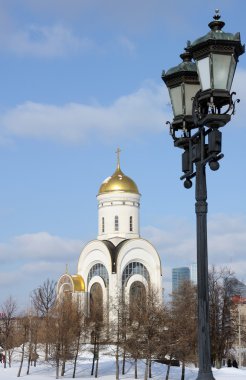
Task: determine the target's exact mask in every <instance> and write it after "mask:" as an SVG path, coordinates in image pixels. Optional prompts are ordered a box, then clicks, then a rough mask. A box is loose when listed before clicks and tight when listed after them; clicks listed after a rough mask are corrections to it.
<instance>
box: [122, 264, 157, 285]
mask: <svg viewBox="0 0 246 380" xmlns="http://www.w3.org/2000/svg"><path fill="white" fill-rule="evenodd" d="M134 274H139V275H141V276H143V277H144V278H145V280H146V281H147V282H148V283H149V281H150V277H149V272H148V270H147V268H146V267H145V266H144V265H143V264H142V263H140V262H139V261H133V262H131V263H129V264H128V265H127V266H126V267H125V269H124V271H123V273H122V286H126V285H127V282H128V280H129V279H130V277H132V276H133V275H134Z"/></svg>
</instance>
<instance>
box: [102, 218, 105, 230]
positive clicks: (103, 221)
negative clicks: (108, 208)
mask: <svg viewBox="0 0 246 380" xmlns="http://www.w3.org/2000/svg"><path fill="white" fill-rule="evenodd" d="M102 232H105V220H104V217H102Z"/></svg>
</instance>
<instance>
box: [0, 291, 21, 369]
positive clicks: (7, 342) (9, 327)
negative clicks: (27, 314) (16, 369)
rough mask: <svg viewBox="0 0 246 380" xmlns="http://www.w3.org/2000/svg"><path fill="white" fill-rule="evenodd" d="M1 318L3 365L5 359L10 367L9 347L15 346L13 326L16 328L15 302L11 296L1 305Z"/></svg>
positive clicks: (0, 340)
mask: <svg viewBox="0 0 246 380" xmlns="http://www.w3.org/2000/svg"><path fill="white" fill-rule="evenodd" d="M1 309H2V314H3V315H2V318H1V321H0V324H1V325H0V327H1V329H0V331H1V332H0V345H1V346H2V347H3V349H4V351H5V361H4V367H5V368H6V366H7V361H8V364H9V367H11V349H13V348H14V346H15V343H14V342H15V340H14V338H15V328H16V321H15V317H16V310H17V304H16V301H15V300H13V298H12V297H9V298H7V299H6V301H5V302H4V303H3V304H2V306H1Z"/></svg>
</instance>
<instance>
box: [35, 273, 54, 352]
mask: <svg viewBox="0 0 246 380" xmlns="http://www.w3.org/2000/svg"><path fill="white" fill-rule="evenodd" d="M55 286H56V284H55V282H54V281H51V280H49V279H47V280H46V281H45V282H44V283H43V284H42V285H41V286H40V287H38V288H37V289H35V290H34V291H33V293H32V295H31V298H32V303H33V306H34V309H35V310H36V313H37V314H38V315H39V316H40V317H41V318H43V319H44V321H45V325H44V340H45V360H47V359H48V348H49V327H50V326H49V322H50V313H51V310H52V308H53V306H54V305H55V301H56V289H55Z"/></svg>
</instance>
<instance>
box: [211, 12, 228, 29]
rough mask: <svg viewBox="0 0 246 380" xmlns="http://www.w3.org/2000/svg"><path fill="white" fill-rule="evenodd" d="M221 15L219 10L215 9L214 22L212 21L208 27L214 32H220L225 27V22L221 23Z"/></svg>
mask: <svg viewBox="0 0 246 380" xmlns="http://www.w3.org/2000/svg"><path fill="white" fill-rule="evenodd" d="M220 18H221V15H220V11H219V9H215V15H214V17H213V19H214V21H211V22H210V23H209V24H208V26H209V27H210V29H211V30H213V31H220V30H221V29H222V28H223V27H224V26H225V23H224V21H220Z"/></svg>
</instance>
